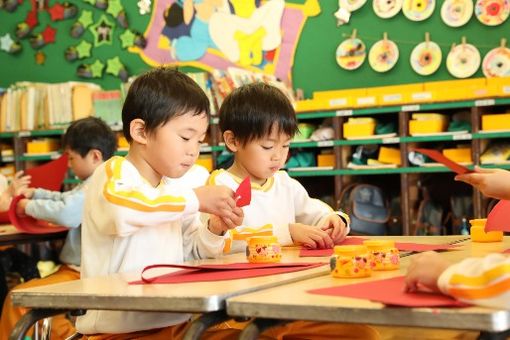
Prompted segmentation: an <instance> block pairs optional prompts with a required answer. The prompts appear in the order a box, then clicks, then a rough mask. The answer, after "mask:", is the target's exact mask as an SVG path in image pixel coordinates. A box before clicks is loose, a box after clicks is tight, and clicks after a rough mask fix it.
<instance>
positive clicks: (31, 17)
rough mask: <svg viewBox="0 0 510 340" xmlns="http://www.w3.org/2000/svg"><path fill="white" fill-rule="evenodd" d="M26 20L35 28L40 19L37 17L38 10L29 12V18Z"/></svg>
mask: <svg viewBox="0 0 510 340" xmlns="http://www.w3.org/2000/svg"><path fill="white" fill-rule="evenodd" d="M25 22H26V23H27V25H28V26H30V28H34V27H35V26H37V24H38V23H39V20H38V19H37V11H30V12H28V14H27V18H26V19H25Z"/></svg>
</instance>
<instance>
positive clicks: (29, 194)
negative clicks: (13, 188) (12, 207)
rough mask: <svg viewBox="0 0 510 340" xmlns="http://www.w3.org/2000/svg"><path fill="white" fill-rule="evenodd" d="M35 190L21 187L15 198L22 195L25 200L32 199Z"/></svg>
mask: <svg viewBox="0 0 510 340" xmlns="http://www.w3.org/2000/svg"><path fill="white" fill-rule="evenodd" d="M34 192H35V188H27V187H22V188H19V189H18V192H17V193H16V196H18V195H23V196H25V197H26V198H32V197H33V196H34Z"/></svg>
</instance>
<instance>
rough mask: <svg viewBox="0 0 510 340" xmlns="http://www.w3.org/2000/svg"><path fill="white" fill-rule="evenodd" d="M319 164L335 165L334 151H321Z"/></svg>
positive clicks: (318, 156)
mask: <svg viewBox="0 0 510 340" xmlns="http://www.w3.org/2000/svg"><path fill="white" fill-rule="evenodd" d="M317 166H332V167H334V166H335V155H334V154H332V153H321V154H319V155H317Z"/></svg>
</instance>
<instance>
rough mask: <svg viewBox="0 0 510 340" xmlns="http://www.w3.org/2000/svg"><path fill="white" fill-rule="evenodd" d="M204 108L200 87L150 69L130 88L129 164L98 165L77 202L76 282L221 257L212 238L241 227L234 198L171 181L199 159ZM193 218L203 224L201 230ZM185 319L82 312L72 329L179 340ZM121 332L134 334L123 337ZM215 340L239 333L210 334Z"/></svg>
mask: <svg viewBox="0 0 510 340" xmlns="http://www.w3.org/2000/svg"><path fill="white" fill-rule="evenodd" d="M209 107H210V106H209V100H208V99H207V96H206V95H205V93H204V92H203V91H202V90H201V89H200V87H199V86H198V85H197V84H196V83H195V82H194V81H193V80H192V79H191V78H189V77H188V76H186V75H185V74H183V73H180V72H178V71H176V70H173V69H169V68H157V69H154V70H151V71H149V72H147V73H145V74H143V75H141V76H140V77H138V78H137V79H136V80H135V81H134V82H133V84H132V85H131V87H130V88H129V91H128V94H127V97H126V100H125V102H124V105H123V108H122V122H123V132H124V136H125V137H126V139H127V140H128V142H129V143H130V149H129V152H128V155H127V156H126V157H113V158H112V159H110V160H109V161H108V162H106V163H104V164H103V165H101V166H100V167H99V168H98V169H97V170H96V172H95V173H94V175H93V176H92V178H91V181H90V186H89V188H88V189H87V192H86V196H85V207H84V209H85V211H84V218H83V228H82V267H81V268H82V278H89V277H95V276H104V275H109V274H114V273H122V272H129V271H135V270H141V269H143V268H144V267H145V266H148V265H152V264H157V263H182V262H183V261H184V260H187V259H198V258H205V257H215V256H217V255H219V254H221V251H222V245H223V237H222V236H221V235H222V234H223V233H224V232H225V231H226V230H228V229H229V228H233V227H235V226H236V225H239V224H241V222H242V218H243V213H242V209H240V208H237V207H236V206H235V200H234V193H233V191H232V190H230V189H229V188H227V187H224V186H217V187H211V186H202V187H197V188H195V189H192V188H191V187H189V186H186V185H183V184H176V183H175V180H173V179H176V178H180V177H182V176H183V175H185V174H186V172H188V171H189V170H190V168H192V166H193V164H194V163H195V161H196V160H197V158H198V155H199V151H200V145H201V143H202V142H203V140H204V138H205V135H206V132H207V127H208V120H209ZM199 211H202V212H206V213H209V214H211V216H212V218H211V220H210V221H209V224H208V226H207V227H206V226H203V225H202V223H201V222H200V215H199V213H198V212H199ZM190 317H191V315H190V314H187V313H155V312H154V313H153V312H130V311H126V312H123V311H102V310H88V311H87V313H86V314H85V315H83V316H80V317H78V318H77V322H76V328H77V330H78V331H79V332H80V333H82V334H88V335H89V334H96V335H94V336H89V338H102V337H104V338H109V337H114V338H116V339H117V338H129V339H132V338H136V339H159V338H162V339H163V338H165V339H173V338H181V337H182V335H183V333H184V332H185V330H186V328H187V327H188V325H189V320H190ZM127 332H137V333H134V334H133V333H131V334H122V333H127ZM99 333H103V334H99ZM104 333H116V334H118V335H112V334H104ZM119 333H120V334H119ZM220 333H223V334H225V337H228V336H233V335H235V334H237V333H238V332H237V331H230V330H225V331H219V332H215V334H216V335H218V334H220Z"/></svg>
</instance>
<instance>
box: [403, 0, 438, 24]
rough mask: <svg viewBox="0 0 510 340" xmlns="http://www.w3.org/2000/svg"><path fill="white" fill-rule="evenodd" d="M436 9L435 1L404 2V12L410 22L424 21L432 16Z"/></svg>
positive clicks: (407, 0)
mask: <svg viewBox="0 0 510 340" xmlns="http://www.w3.org/2000/svg"><path fill="white" fill-rule="evenodd" d="M434 7H436V1H435V0H404V4H403V6H402V12H404V15H405V16H406V17H407V19H409V20H412V21H422V20H425V19H427V18H428V17H430V16H431V15H432V13H433V12H434Z"/></svg>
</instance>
